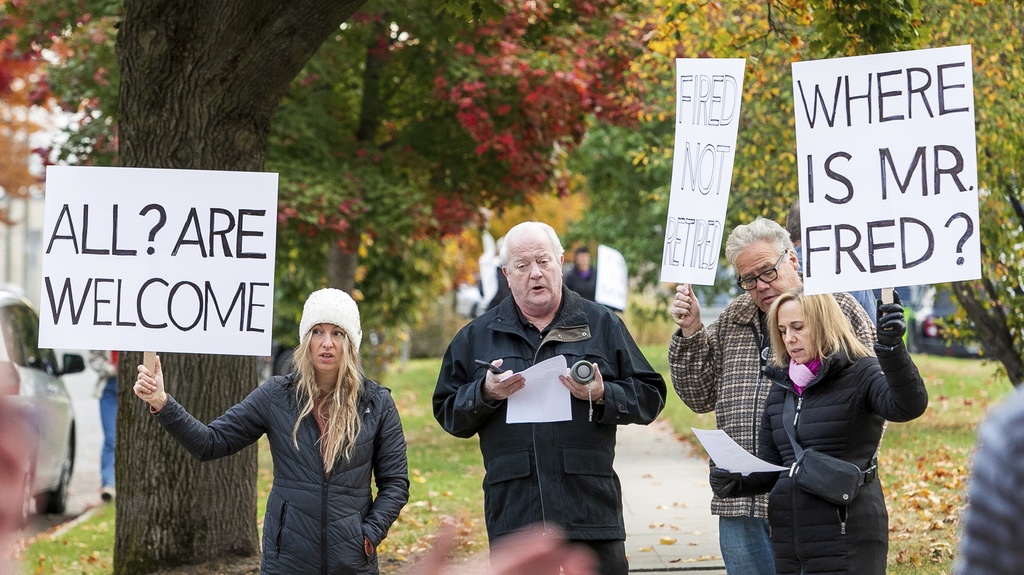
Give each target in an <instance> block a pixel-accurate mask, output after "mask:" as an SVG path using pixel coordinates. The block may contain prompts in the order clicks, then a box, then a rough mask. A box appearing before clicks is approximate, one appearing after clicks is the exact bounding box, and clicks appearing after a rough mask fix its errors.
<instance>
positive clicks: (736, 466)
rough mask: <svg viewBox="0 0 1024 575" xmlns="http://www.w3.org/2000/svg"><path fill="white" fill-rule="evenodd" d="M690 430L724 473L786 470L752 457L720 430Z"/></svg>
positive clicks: (746, 473)
mask: <svg viewBox="0 0 1024 575" xmlns="http://www.w3.org/2000/svg"><path fill="white" fill-rule="evenodd" d="M690 429H692V430H693V434H694V435H696V436H697V439H698V440H699V441H700V444H701V445H703V446H704V450H705V451H707V452H708V455H710V456H711V460H712V461H714V462H715V465H717V466H718V467H721V468H722V469H724V470H726V471H731V472H733V473H740V474H742V475H750V474H751V473H756V472H760V471H786V470H787V469H788V468H787V467H781V466H778V465H774V464H771V463H768V462H767V461H762V460H760V459H758V458H757V457H754V456H753V455H751V454H750V452H749V451H747V450H746V449H743V448H742V447H740V445H739V444H738V443H736V442H735V441H733V439H732V438H731V437H729V435H728V434H727V433H726V432H724V431H722V430H721V429H697V428H696V427H691V428H690Z"/></svg>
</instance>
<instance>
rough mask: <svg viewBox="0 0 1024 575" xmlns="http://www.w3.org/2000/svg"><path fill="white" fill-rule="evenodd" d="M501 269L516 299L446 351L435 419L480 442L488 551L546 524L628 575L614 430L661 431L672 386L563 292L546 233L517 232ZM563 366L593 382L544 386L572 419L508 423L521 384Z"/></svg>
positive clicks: (553, 241) (613, 329) (551, 237)
mask: <svg viewBox="0 0 1024 575" xmlns="http://www.w3.org/2000/svg"><path fill="white" fill-rule="evenodd" d="M500 257H501V264H502V270H503V271H504V274H505V276H506V277H507V278H508V282H509V287H510V288H511V291H512V297H510V298H506V299H505V301H503V302H502V303H501V305H499V306H498V307H496V308H495V309H493V310H490V311H488V312H487V313H485V314H484V315H482V316H480V317H478V318H476V319H475V320H473V321H472V322H471V323H470V324H469V325H467V326H466V327H464V328H463V329H462V330H461V331H460V332H459V333H458V335H456V336H455V339H454V340H453V341H452V342H451V344H450V345H449V346H448V350H447V351H446V352H445V356H444V361H443V363H442V364H441V372H440V374H439V375H438V378H437V387H436V389H435V391H434V399H433V401H434V417H435V418H437V421H438V422H439V423H440V424H441V426H442V427H443V428H444V429H445V431H447V432H448V433H451V434H452V435H455V436H456V437H465V438H468V437H472V436H473V435H475V434H479V436H480V450H481V452H482V453H483V458H484V466H485V468H486V476H485V477H484V508H485V509H484V511H485V515H486V522H487V534H488V538H489V539H490V540H491V541H492V542H493V541H494V540H495V539H496V538H498V537H501V536H503V535H507V534H509V533H513V532H517V531H521V530H523V529H526V528H527V527H529V526H530V525H532V524H535V523H541V524H543V525H545V526H550V527H553V528H557V529H558V530H560V531H561V532H562V533H564V534H565V536H566V538H568V539H569V540H571V541H578V542H581V543H584V544H586V545H587V546H588V547H590V549H591V550H593V551H594V553H595V555H596V556H597V559H598V563H599V564H600V565H601V573H602V574H604V575H613V574H614V575H625V574H626V573H627V572H628V570H629V566H628V563H627V561H626V553H625V538H626V532H625V527H624V524H623V517H622V492H621V487H620V485H619V480H618V477H617V476H616V475H615V471H614V469H613V468H612V463H613V461H614V458H615V433H616V429H617V428H616V426H617V425H625V424H628V423H639V424H647V423H650V422H651V421H654V419H655V418H656V417H657V416H658V413H660V412H661V410H662V408H663V407H664V405H665V394H666V388H665V380H664V379H663V378H662V377H661V375H659V374H658V373H657V372H655V371H654V369H653V368H652V367H651V365H650V364H649V363H648V362H647V359H646V358H644V356H643V354H642V353H641V352H640V350H639V348H638V347H637V345H636V343H635V342H634V341H633V338H632V336H630V334H629V332H628V330H627V329H626V327H625V325H624V324H623V323H622V320H621V319H619V317H618V316H616V315H615V314H614V313H613V312H612V311H610V310H608V309H607V308H605V307H603V306H600V305H597V304H595V303H593V302H589V301H586V300H584V299H583V298H581V297H580V296H579V295H577V294H576V293H574V292H571V291H569V290H568V289H565V288H564V287H563V285H562V261H563V249H562V246H561V243H560V242H559V241H558V236H557V235H556V234H555V232H554V230H553V229H551V227H550V226H548V225H547V224H543V223H539V222H523V223H521V224H519V225H517V226H515V227H514V228H512V229H511V230H510V231H509V232H508V234H507V235H506V236H505V241H504V243H503V244H502V249H501V256H500ZM557 355H562V356H564V357H565V359H566V363H567V365H572V364H574V363H575V362H577V361H579V360H586V361H587V362H589V363H590V365H591V366H592V367H593V371H594V379H593V381H591V382H590V383H589V384H581V383H577V382H576V381H574V380H573V379H572V378H571V377H569V374H568V373H566V374H565V375H562V376H560V377H559V378H558V379H559V381H554V380H552V381H551V382H549V383H550V384H551V385H563V386H565V387H566V388H567V389H568V391H569V393H570V394H571V398H570V403H571V419H570V420H567V421H558V422H544V423H507V422H506V415H507V413H506V411H507V404H508V402H507V400H508V398H509V397H510V396H511V395H513V394H515V393H517V392H519V391H520V390H522V389H523V388H524V386H525V385H526V383H525V378H524V377H523V376H522V375H521V373H520V372H522V371H523V370H525V369H526V368H528V367H530V366H533V365H534V364H536V363H539V362H541V361H544V360H546V359H549V358H552V357H555V356H557ZM475 360H484V361H485V362H486V363H490V364H491V365H493V366H495V367H497V368H500V369H497V370H494V371H498V372H500V373H493V371H491V370H490V369H488V368H487V366H486V365H480V364H478V363H476V361H475ZM567 372H568V370H567ZM538 384H543V382H532V383H531V385H538Z"/></svg>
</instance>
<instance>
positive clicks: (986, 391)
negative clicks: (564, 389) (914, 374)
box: [22, 344, 1011, 575]
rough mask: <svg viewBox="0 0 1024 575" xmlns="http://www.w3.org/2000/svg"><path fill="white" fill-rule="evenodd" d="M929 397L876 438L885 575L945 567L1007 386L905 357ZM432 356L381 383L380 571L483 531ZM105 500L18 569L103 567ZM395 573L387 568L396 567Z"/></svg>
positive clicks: (481, 543)
mask: <svg viewBox="0 0 1024 575" xmlns="http://www.w3.org/2000/svg"><path fill="white" fill-rule="evenodd" d="M642 349H643V351H644V353H645V354H646V355H647V357H648V359H649V360H650V361H651V363H652V364H653V365H654V367H655V369H657V370H658V371H660V372H661V373H664V374H665V375H666V381H669V379H668V377H667V375H668V361H667V358H666V346H665V345H664V344H661V345H646V346H643V347H642ZM915 361H916V362H917V365H918V367H919V369H920V370H921V373H922V375H923V376H924V378H925V381H926V383H927V385H928V391H929V395H930V398H931V403H930V406H929V408H928V412H927V413H926V414H925V415H924V416H923V417H921V418H919V419H917V420H915V421H913V422H910V423H906V424H890V425H889V427H888V430H887V431H886V434H885V437H884V439H883V449H882V457H881V469H882V471H881V481H882V484H883V487H884V488H885V492H886V503H887V506H888V508H889V530H890V534H889V539H890V545H889V569H888V572H889V573H891V574H895V575H910V574H913V575H930V574H945V573H949V572H950V571H951V564H952V556H953V553H954V551H955V548H956V540H957V528H958V527H957V526H958V520H959V515H960V512H961V510H962V508H963V504H964V499H963V497H964V488H965V479H966V476H967V472H968V460H969V455H970V450H971V448H972V446H973V444H974V434H975V430H976V428H977V424H978V422H979V421H980V420H981V419H982V418H983V417H984V414H985V412H986V410H987V409H988V408H989V407H990V406H991V405H993V404H994V403H997V402H998V401H999V400H1000V399H1002V398H1003V397H1004V396H1005V395H1006V394H1007V393H1008V392H1010V391H1011V386H1010V384H1009V383H1008V382H1007V381H1006V379H1005V378H998V377H996V376H994V375H993V372H994V371H995V370H994V366H993V365H992V364H989V363H984V362H979V361H972V360H960V359H953V358H946V357H936V356H915ZM439 363H440V362H439V360H437V359H426V360H414V361H411V362H409V363H408V364H406V365H405V366H404V367H402V368H400V369H399V368H396V369H394V370H393V371H392V373H391V374H390V375H389V376H388V379H387V381H386V382H385V384H386V385H387V386H388V387H390V388H391V390H392V392H393V394H394V397H395V401H396V403H397V404H398V408H399V411H400V413H401V416H402V423H403V427H404V429H405V435H406V439H407V441H408V443H409V475H410V479H411V482H412V483H411V493H410V499H409V505H408V506H407V507H406V508H405V510H403V512H402V515H401V517H400V518H399V520H398V522H397V523H396V524H395V526H394V527H393V528H392V530H391V533H390V535H389V536H388V539H387V540H386V541H385V542H384V543H383V545H382V546H381V548H380V553H381V557H382V565H381V567H382V572H386V571H387V570H388V568H389V566H391V565H393V564H396V563H401V562H404V561H408V560H410V559H411V558H413V557H414V556H415V555H416V554H417V553H418V552H420V551H422V550H423V549H425V548H427V547H429V546H430V545H431V541H432V539H433V536H434V534H435V533H436V532H437V529H438V527H439V525H440V524H441V522H442V521H447V522H450V523H454V524H455V525H456V526H457V532H458V534H459V537H460V539H459V541H460V552H461V553H462V554H463V555H467V556H468V555H470V554H472V553H474V552H477V551H481V550H483V549H484V548H485V546H486V537H485V535H484V531H485V530H484V527H483V493H482V490H481V485H480V484H481V480H482V478H483V464H482V461H481V457H480V451H479V447H478V443H477V440H476V439H470V440H465V439H458V438H454V437H452V436H450V435H448V434H447V433H444V432H443V431H442V430H441V429H440V427H438V425H437V422H435V421H434V417H433V413H432V411H431V403H430V397H431V394H432V393H433V388H434V382H435V381H436V378H437V370H438V368H439ZM659 419H660V420H663V421H666V422H668V423H669V424H671V425H672V427H673V428H674V429H675V430H676V432H677V434H678V435H679V437H680V438H682V439H684V440H686V441H690V442H692V443H694V444H696V441H695V440H694V438H693V436H692V432H690V427H704V428H713V427H714V426H715V420H714V414H710V413H709V414H695V413H693V412H692V411H690V410H689V409H688V408H687V407H686V406H685V405H683V403H682V402H681V401H679V399H678V397H676V395H675V393H674V392H673V391H672V390H671V383H670V382H669V398H668V405H667V406H666V408H665V411H664V412H663V413H662V415H661V417H660V418H659ZM259 459H260V471H259V477H258V493H259V495H260V500H259V508H258V511H257V513H258V515H257V517H258V518H259V520H260V521H262V516H263V509H264V504H265V498H266V494H267V493H268V492H269V489H270V479H271V464H270V454H269V453H268V451H267V448H266V444H265V442H263V443H262V444H261V446H260V455H259ZM113 541H114V513H113V506H106V507H104V508H103V509H102V510H101V511H100V512H99V514H97V515H96V516H94V517H92V518H91V519H89V520H88V521H85V522H83V523H81V524H79V525H78V526H76V527H75V528H74V529H72V530H70V531H68V532H67V533H65V534H63V535H61V536H59V537H40V538H38V539H37V540H36V541H35V542H33V543H32V544H31V545H30V546H29V547H28V548H27V549H26V550H25V551H24V552H23V554H22V561H23V564H24V567H25V570H26V573H74V574H76V575H78V574H81V575H100V574H107V573H110V572H111V564H112V563H111V562H112V555H113ZM396 570H397V569H396Z"/></svg>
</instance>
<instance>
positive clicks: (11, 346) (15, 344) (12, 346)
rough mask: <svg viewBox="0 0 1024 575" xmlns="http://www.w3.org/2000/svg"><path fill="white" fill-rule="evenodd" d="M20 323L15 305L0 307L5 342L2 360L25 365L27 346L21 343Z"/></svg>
mask: <svg viewBox="0 0 1024 575" xmlns="http://www.w3.org/2000/svg"><path fill="white" fill-rule="evenodd" d="M19 324H20V322H19V319H18V317H17V315H16V313H15V311H14V307H13V306H5V307H0V333H2V334H3V344H4V345H3V346H0V354H2V357H0V360H3V361H10V362H13V363H15V364H17V365H25V348H24V347H22V344H21V337H20V336H19V331H20V330H19Z"/></svg>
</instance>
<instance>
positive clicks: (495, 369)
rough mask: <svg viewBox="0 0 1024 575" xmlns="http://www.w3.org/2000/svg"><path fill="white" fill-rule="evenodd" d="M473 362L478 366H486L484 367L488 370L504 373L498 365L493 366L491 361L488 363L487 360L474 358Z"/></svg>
mask: <svg viewBox="0 0 1024 575" xmlns="http://www.w3.org/2000/svg"><path fill="white" fill-rule="evenodd" d="M473 362H474V363H476V364H477V365H479V366H483V367H486V368H487V371H489V372H491V373H497V374H502V373H504V372H503V371H502V370H501V368H499V367H495V365H494V364H493V363H489V362H486V361H484V360H482V359H474V360H473Z"/></svg>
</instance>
